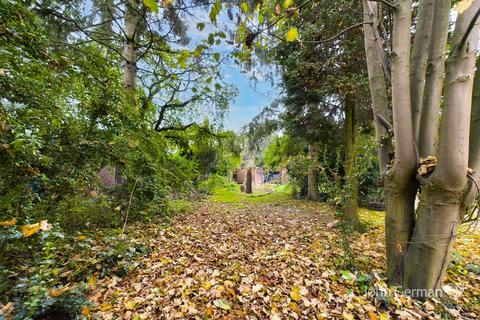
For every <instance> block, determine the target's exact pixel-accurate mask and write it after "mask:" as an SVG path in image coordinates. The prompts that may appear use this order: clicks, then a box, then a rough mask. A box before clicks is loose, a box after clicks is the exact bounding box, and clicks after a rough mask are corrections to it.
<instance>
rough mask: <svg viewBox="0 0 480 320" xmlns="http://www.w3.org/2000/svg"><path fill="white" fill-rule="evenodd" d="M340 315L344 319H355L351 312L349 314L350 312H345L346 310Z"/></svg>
mask: <svg viewBox="0 0 480 320" xmlns="http://www.w3.org/2000/svg"><path fill="white" fill-rule="evenodd" d="M342 317H343V319H345V320H354V319H355V317H354V316H353V314H351V313H350V312H347V311H343V313H342Z"/></svg>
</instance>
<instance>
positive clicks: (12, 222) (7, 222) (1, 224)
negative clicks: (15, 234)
mask: <svg viewBox="0 0 480 320" xmlns="http://www.w3.org/2000/svg"><path fill="white" fill-rule="evenodd" d="M15 224H17V219H15V218H13V219H11V220H5V221H0V227H11V226H14V225H15Z"/></svg>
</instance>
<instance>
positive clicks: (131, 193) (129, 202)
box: [122, 180, 138, 236]
mask: <svg viewBox="0 0 480 320" xmlns="http://www.w3.org/2000/svg"><path fill="white" fill-rule="evenodd" d="M137 182H138V180H135V183H134V184H133V188H132V192H130V200H128V207H127V214H126V215H125V222H124V223H123V228H122V236H123V234H124V233H125V228H126V227H127V220H128V213H129V212H130V206H131V205H132V197H133V192H134V191H135V187H136V186H137Z"/></svg>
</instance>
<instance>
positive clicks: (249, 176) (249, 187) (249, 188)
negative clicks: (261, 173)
mask: <svg viewBox="0 0 480 320" xmlns="http://www.w3.org/2000/svg"><path fill="white" fill-rule="evenodd" d="M245 193H247V194H251V193H253V189H252V168H248V169H247V177H246V178H245Z"/></svg>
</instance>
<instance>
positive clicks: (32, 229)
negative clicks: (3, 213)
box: [22, 223, 40, 238]
mask: <svg viewBox="0 0 480 320" xmlns="http://www.w3.org/2000/svg"><path fill="white" fill-rule="evenodd" d="M38 231H40V223H34V224H26V225H24V226H22V233H23V236H24V237H25V238H26V237H30V236H31V235H34V234H35V233H37V232H38Z"/></svg>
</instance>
